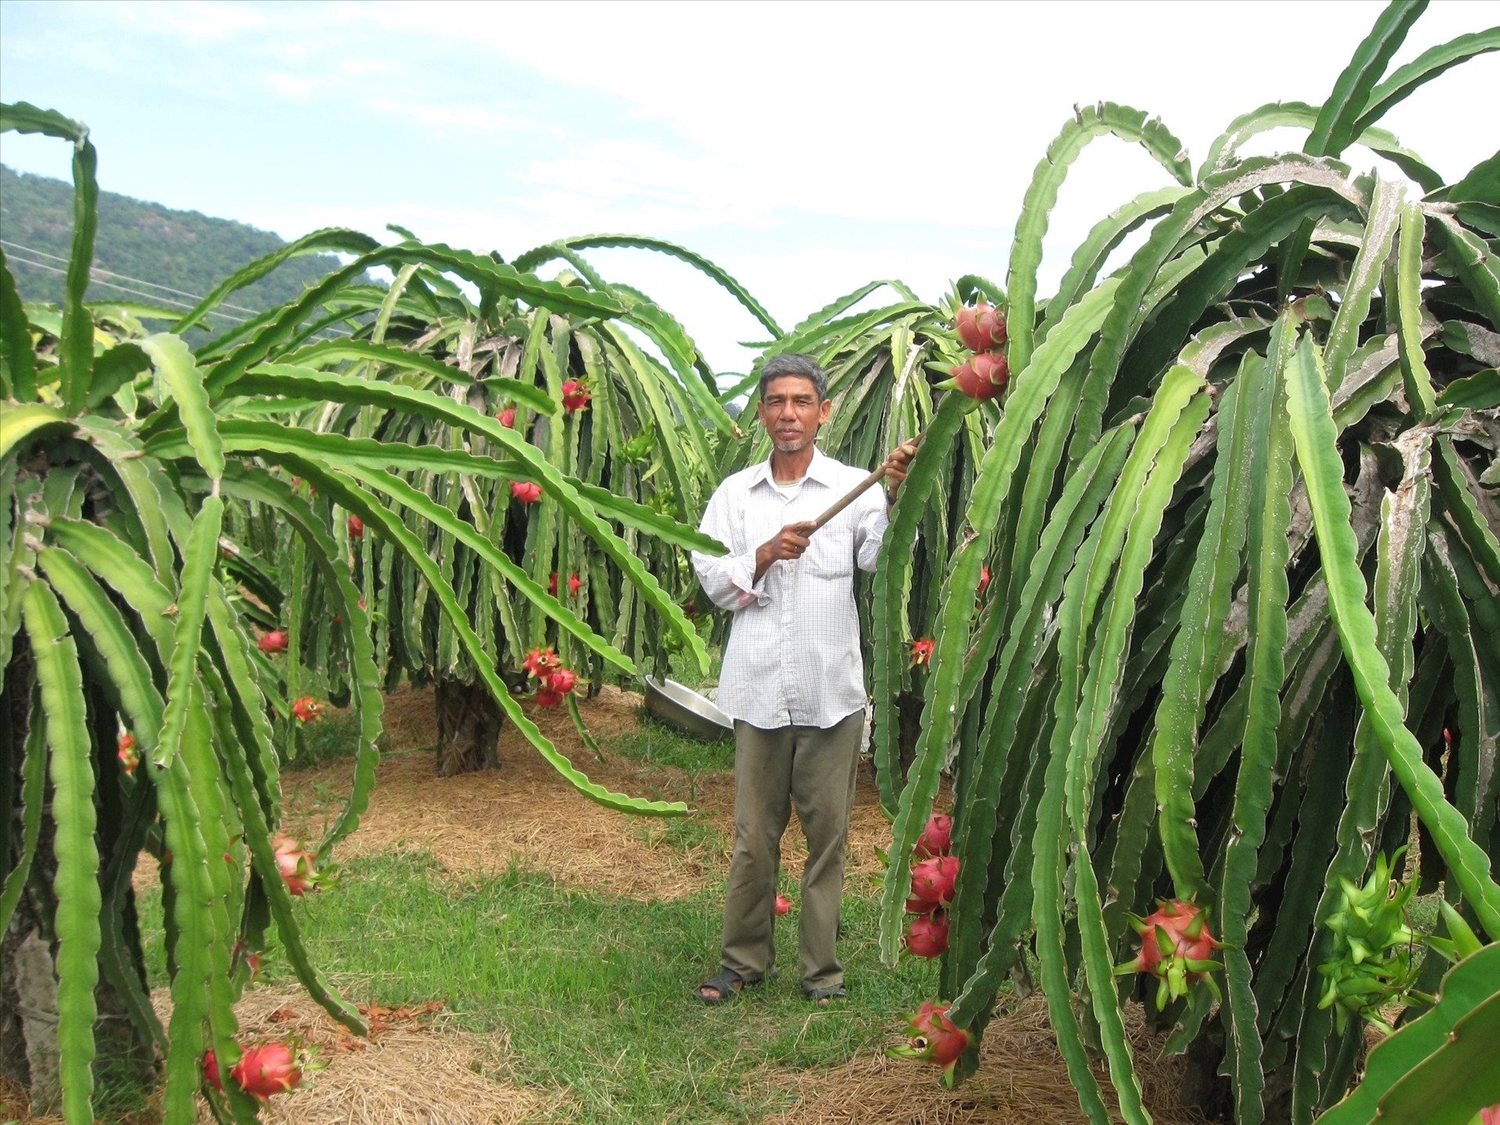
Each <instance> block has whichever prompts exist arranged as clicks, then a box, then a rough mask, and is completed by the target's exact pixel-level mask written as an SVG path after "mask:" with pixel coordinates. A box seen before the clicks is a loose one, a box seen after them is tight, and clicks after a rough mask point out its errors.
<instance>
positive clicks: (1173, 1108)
mask: <svg viewBox="0 0 1500 1125" xmlns="http://www.w3.org/2000/svg"><path fill="white" fill-rule="evenodd" d="M1126 1026H1127V1030H1128V1032H1129V1033H1130V1039H1131V1047H1132V1049H1133V1050H1134V1051H1135V1056H1136V1072H1137V1073H1138V1074H1139V1075H1140V1077H1141V1082H1142V1084H1143V1087H1144V1090H1143V1096H1144V1098H1145V1102H1146V1106H1147V1108H1148V1109H1149V1110H1150V1111H1151V1115H1152V1117H1153V1118H1154V1119H1155V1121H1156V1122H1157V1123H1158V1125H1205V1123H1206V1122H1207V1121H1208V1118H1206V1117H1204V1116H1202V1115H1201V1114H1200V1113H1199V1112H1198V1111H1197V1110H1195V1109H1191V1108H1187V1107H1184V1106H1182V1105H1181V1104H1180V1103H1179V1101H1178V1097H1177V1091H1178V1089H1179V1086H1180V1082H1181V1077H1182V1066H1181V1063H1182V1060H1181V1059H1166V1060H1161V1061H1156V1055H1157V1053H1158V1052H1159V1050H1160V1047H1161V1043H1160V1041H1159V1040H1155V1039H1153V1038H1152V1037H1151V1036H1150V1034H1149V1033H1148V1032H1147V1031H1146V1029H1145V1026H1144V1025H1143V1023H1142V1019H1141V1012H1140V1008H1139V1006H1136V1005H1133V1006H1132V1007H1131V1008H1130V1009H1129V1011H1128V1013H1127V1017H1126ZM1096 1072H1097V1074H1098V1075H1099V1078H1100V1084H1101V1085H1102V1086H1103V1087H1104V1089H1105V1100H1106V1102H1107V1103H1108V1105H1109V1108H1110V1110H1111V1113H1112V1115H1113V1116H1114V1117H1115V1119H1116V1120H1120V1119H1121V1118H1120V1117H1119V1113H1118V1106H1117V1104H1116V1102H1115V1099H1114V1094H1113V1091H1112V1090H1111V1089H1110V1086H1109V1081H1108V1074H1107V1071H1106V1070H1105V1068H1104V1067H1103V1065H1102V1064H1101V1065H1100V1066H1098V1067H1097V1068H1096ZM782 1081H786V1078H785V1076H782ZM791 1084H792V1085H793V1086H794V1087H795V1089H796V1091H797V1094H798V1097H797V1101H796V1102H795V1104H793V1105H792V1106H791V1108H789V1109H787V1110H785V1111H784V1112H782V1113H780V1114H778V1115H777V1116H775V1117H768V1118H766V1119H765V1120H764V1121H763V1122H762V1125H1012V1123H1014V1125H1021V1123H1026V1125H1039V1123H1045V1125H1087V1122H1088V1118H1087V1117H1086V1116H1084V1113H1083V1111H1082V1110H1080V1109H1079V1108H1078V1095H1077V1094H1076V1093H1075V1092H1074V1089H1073V1084H1072V1081H1071V1080H1070V1079H1069V1077H1068V1068H1067V1065H1066V1064H1065V1063H1064V1062H1063V1059H1062V1055H1061V1054H1059V1053H1058V1050H1057V1037H1056V1036H1055V1035H1053V1033H1052V1028H1051V1026H1050V1025H1049V1024H1048V1022H1047V1002H1046V1000H1045V998H1044V997H1043V996H1042V995H1041V994H1040V993H1036V994H1034V995H1032V996H1031V997H1029V998H1027V999H1026V1000H1022V1001H1020V1002H1019V1003H1016V1004H1013V1005H1012V1006H1011V1008H1010V1009H1009V1010H1008V1011H1006V1012H1003V1013H999V1014H997V1015H996V1016H995V1018H994V1019H993V1020H991V1021H990V1024H989V1026H988V1027H987V1028H986V1029H985V1033H984V1043H983V1045H982V1046H981V1048H980V1060H979V1070H978V1072H977V1073H976V1074H975V1075H974V1076H973V1077H972V1078H970V1079H969V1080H968V1081H967V1082H965V1083H964V1084H963V1085H962V1086H960V1087H959V1088H958V1089H956V1090H949V1089H945V1088H944V1087H943V1086H942V1085H941V1084H940V1082H939V1071H938V1070H937V1069H936V1068H935V1067H932V1066H930V1065H924V1064H920V1063H913V1062H911V1061H909V1060H907V1059H893V1058H888V1057H887V1056H886V1055H885V1054H884V1053H883V1052H880V1051H864V1052H861V1053H860V1054H858V1055H856V1056H855V1057H854V1058H853V1059H851V1060H849V1062H847V1063H846V1064H844V1065H843V1066H842V1067H839V1068H838V1069H836V1070H834V1071H832V1072H831V1073H822V1074H802V1075H798V1076H797V1077H796V1079H795V1080H794V1081H792V1082H791Z"/></svg>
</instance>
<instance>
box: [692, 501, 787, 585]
mask: <svg viewBox="0 0 1500 1125" xmlns="http://www.w3.org/2000/svg"><path fill="white" fill-rule="evenodd" d="M724 492H725V490H724V489H723V488H722V487H721V488H718V489H716V490H715V491H714V494H713V496H712V497H710V499H709V501H708V507H707V509H705V511H704V513H703V522H702V523H701V524H699V525H698V530H699V531H701V532H703V533H704V534H705V535H712V536H713V537H714V538H715V539H717V540H718V541H719V542H720V543H723V544H725V545H726V546H728V547H729V548H730V553H729V554H727V555H706V554H704V553H703V552H701V551H693V552H690V554H691V557H692V561H693V572H694V573H695V574H696V575H697V576H698V581H699V583H700V584H701V585H702V586H703V592H704V593H705V594H707V595H708V600H709V601H711V602H713V603H714V605H716V606H718V607H719V608H720V609H727V610H730V611H733V610H738V609H743V608H744V607H745V606H747V605H749V604H750V603H751V602H756V603H757V604H759V605H765V604H766V602H767V601H769V600H770V599H769V597H768V596H767V594H766V592H765V575H762V576H761V581H760V584H759V585H757V584H756V582H755V549H754V548H753V547H752V548H751V549H750V550H749V551H747V552H741V553H739V554H735V553H734V541H735V534H734V527H733V526H732V524H731V516H730V510H729V509H730V504H729V502H728V500H727V498H726V497H725V495H724Z"/></svg>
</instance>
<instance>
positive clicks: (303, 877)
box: [271, 834, 318, 898]
mask: <svg viewBox="0 0 1500 1125" xmlns="http://www.w3.org/2000/svg"><path fill="white" fill-rule="evenodd" d="M271 847H272V848H273V849H274V850H275V852H276V867H277V869H278V870H280V872H281V878H282V880H283V881H284V882H285V883H286V889H287V891H288V892H289V893H290V894H292V895H294V896H296V897H298V898H300V897H301V896H302V895H305V894H306V893H307V892H308V891H309V890H315V889H316V888H317V884H318V873H317V870H316V869H315V868H314V867H313V854H312V852H310V851H308V850H307V849H306V848H304V847H303V846H302V843H301V841H299V840H294V839H293V838H292V837H290V836H286V835H282V834H278V835H276V836H273V837H271Z"/></svg>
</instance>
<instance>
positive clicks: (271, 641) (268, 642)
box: [255, 629, 292, 656]
mask: <svg viewBox="0 0 1500 1125" xmlns="http://www.w3.org/2000/svg"><path fill="white" fill-rule="evenodd" d="M291 640H292V638H291V634H289V633H288V632H287V631H286V630H285V629H272V630H271V631H270V632H269V633H267V634H266V635H265V636H263V637H261V639H260V640H258V641H256V642H255V647H256V648H258V649H260V651H261V652H263V653H265V654H266V655H267V656H275V655H277V654H278V653H282V652H285V651H286V646H287V645H289V644H290V643H291Z"/></svg>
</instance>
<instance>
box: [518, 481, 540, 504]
mask: <svg viewBox="0 0 1500 1125" xmlns="http://www.w3.org/2000/svg"><path fill="white" fill-rule="evenodd" d="M510 494H511V495H512V496H514V497H515V498H516V499H517V500H519V501H520V502H521V503H523V504H535V503H536V502H537V501H538V500H540V499H541V498H542V486H541V485H539V484H537V483H536V481H532V480H513V481H511V482H510Z"/></svg>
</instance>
